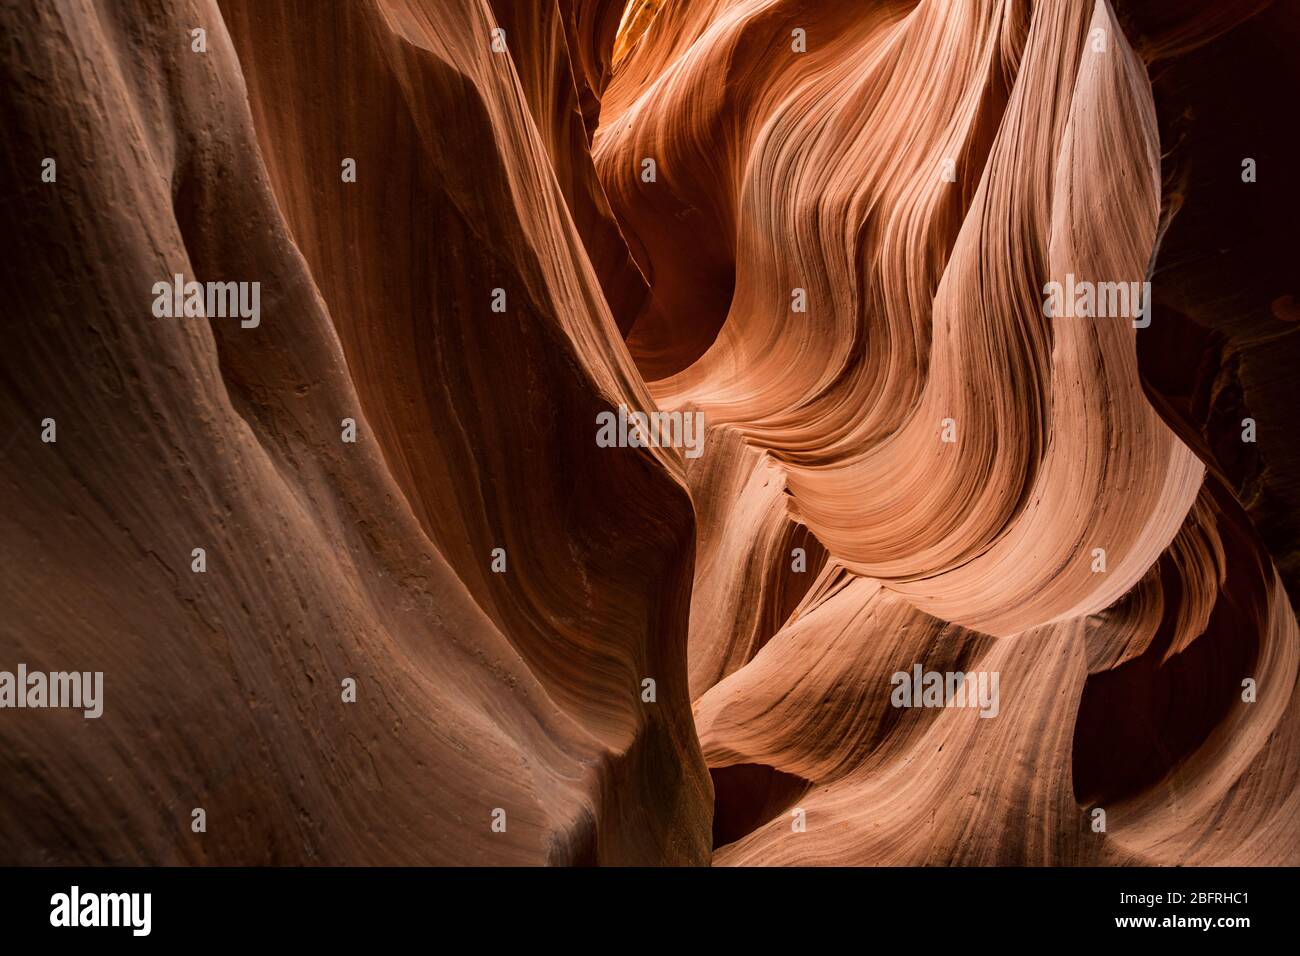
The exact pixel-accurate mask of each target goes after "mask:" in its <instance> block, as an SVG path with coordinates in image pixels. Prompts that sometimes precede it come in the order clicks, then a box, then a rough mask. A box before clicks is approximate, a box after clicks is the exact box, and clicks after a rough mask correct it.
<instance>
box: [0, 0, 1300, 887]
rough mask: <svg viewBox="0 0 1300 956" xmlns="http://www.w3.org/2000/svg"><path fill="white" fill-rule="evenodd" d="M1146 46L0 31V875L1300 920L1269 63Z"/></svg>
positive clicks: (1269, 36)
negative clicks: (12, 692) (1285, 867)
mask: <svg viewBox="0 0 1300 956" xmlns="http://www.w3.org/2000/svg"><path fill="white" fill-rule="evenodd" d="M1176 6H1177V9H1176V10H1175V9H1173V7H1171V5H1168V4H1163V3H1157V2H1154V0H1110V2H1108V0H881V2H877V3H858V2H847V0H846V2H838V0H836V2H828V0H632V2H630V3H623V2H621V0H618V2H615V0H521V2H507V0H491V2H489V0H349V2H338V3H330V4H321V3H318V2H310V0H286V2H282V3H275V4H269V3H263V2H260V0H219V2H217V0H190V2H181V0H147V2H146V0H133V2H124V3H121V4H103V3H98V2H94V0H33V2H30V3H26V4H6V5H4V6H2V7H0V28H3V29H2V32H3V34H4V36H5V37H7V38H20V40H21V42H6V43H5V44H4V45H3V46H2V47H0V81H2V83H3V87H2V88H3V90H4V92H3V93H0V104H2V106H3V111H4V112H3V120H4V124H5V129H6V143H5V146H4V147H3V149H0V156H2V157H3V163H4V170H3V171H4V177H3V182H4V186H3V192H2V193H0V208H3V210H4V214H5V218H6V222H7V224H8V225H9V231H10V233H11V235H13V236H14V237H15V240H16V242H15V248H14V249H13V250H12V251H11V252H10V254H8V255H7V256H5V257H3V258H2V259H0V290H3V293H4V301H5V306H4V313H3V314H4V316H5V333H6V335H5V342H6V348H5V349H4V350H3V353H2V354H0V407H2V408H3V419H2V421H3V426H4V429H5V434H4V435H0V441H7V445H5V446H4V459H3V462H2V463H0V467H2V468H3V474H2V475H0V481H2V482H3V488H4V495H5V498H6V499H7V503H6V505H5V507H4V508H3V509H0V555H2V558H0V561H2V562H3V574H0V608H2V609H3V612H4V613H3V615H2V616H0V670H4V669H13V668H14V667H15V666H16V665H17V664H18V663H19V662H24V663H26V665H27V666H28V667H29V668H32V669H40V670H46V671H62V670H77V671H102V672H103V674H104V713H103V716H102V717H99V718H97V719H84V718H83V717H82V715H81V714H80V713H75V712H70V711H68V710H56V709H44V710H41V709H21V710H20V709H0V774H2V775H3V778H4V780H5V781H6V782H5V785H4V787H3V788H2V789H0V838H2V842H3V844H4V846H5V854H4V858H5V862H15V863H72V862H91V863H223V864H228V863H279V864H296V863H330V864H336V863H379V864H390V863H392V864H411V863H444V864H445V863H456V864H487V865H492V864H537V863H548V864H560V865H565V864H579V865H581V864H646V863H655V864H672V865H678V864H702V863H708V862H710V861H711V862H713V863H714V864H723V865H784V864H809V865H922V864H925V865H934V864H959V865H993V864H1001V865H1006V864H1024V865H1061V864H1066V865H1116V864H1158V865H1201V864H1265V865H1276V864H1292V865H1294V864H1296V863H1298V862H1300V822H1298V821H1300V744H1298V743H1297V741H1300V684H1298V682H1297V680H1298V677H1300V629H1298V627H1297V619H1296V614H1295V610H1294V607H1295V605H1294V603H1293V602H1294V601H1295V600H1296V599H1297V596H1300V578H1298V577H1297V575H1298V574H1300V564H1298V563H1297V562H1298V561H1300V558H1298V557H1297V544H1298V542H1300V527H1297V525H1296V517H1295V515H1296V505H1297V503H1300V502H1298V501H1297V495H1298V494H1300V492H1298V490H1297V489H1300V461H1297V460H1296V451H1295V448H1296V440H1295V439H1296V430H1295V424H1294V422H1293V421H1292V420H1291V416H1292V410H1293V409H1294V408H1295V407H1296V406H1295V398H1296V395H1297V388H1296V381H1297V375H1296V371H1295V370H1296V368H1297V361H1296V358H1297V356H1296V355H1295V354H1294V353H1295V350H1296V348H1297V339H1296V319H1297V317H1298V316H1300V307H1298V306H1297V305H1296V301H1297V300H1296V298H1295V296H1296V294H1297V292H1298V291H1300V290H1297V289H1296V288H1295V277H1296V274H1297V273H1296V270H1295V268H1294V252H1293V250H1292V249H1291V245H1292V244H1291V243H1290V241H1289V239H1288V238H1287V236H1286V230H1287V226H1288V225H1289V223H1291V222H1293V221H1295V214H1296V213H1297V212H1300V188H1298V187H1297V186H1296V185H1295V184H1294V183H1292V182H1289V181H1288V178H1289V175H1290V174H1289V172H1288V167H1287V163H1288V162H1289V159H1288V157H1291V156H1294V155H1295V154H1296V149H1297V147H1300V144H1297V143H1294V142H1293V140H1294V139H1295V137H1296V133H1295V130H1294V124H1285V123H1279V122H1277V121H1276V111H1277V109H1278V108H1279V107H1278V102H1279V101H1278V99H1277V98H1276V97H1277V95H1279V94H1277V91H1279V90H1288V89H1293V88H1294V84H1295V79H1296V77H1295V72H1296V67H1295V66H1294V65H1293V58H1290V57H1289V55H1288V53H1289V50H1290V48H1291V46H1293V41H1294V40H1295V39H1296V37H1295V33H1296V30H1297V24H1300V4H1297V3H1296V2H1295V0H1277V2H1274V3H1271V4H1270V3H1267V2H1263V0H1231V2H1200V0H1198V2H1195V3H1187V4H1180V5H1176ZM196 30H202V31H203V33H202V35H201V37H198V38H196V35H195V33H194V31H196ZM199 47H202V49H199ZM1261 48H1263V49H1267V50H1269V51H1271V53H1270V55H1268V56H1261V55H1260V54H1259V51H1260V50H1261ZM1224 76H1230V77H1232V78H1233V79H1232V83H1225V82H1224V81H1223V80H1222V77H1224ZM1243 103H1244V104H1245V105H1243ZM46 159H54V160H55V161H56V164H57V166H56V168H57V177H56V178H55V179H54V180H53V181H50V180H48V179H46V178H44V175H43V171H44V170H45V168H46V166H45V160H46ZM1248 161H1249V162H1248ZM177 274H179V275H181V276H183V278H184V279H185V280H193V281H197V282H201V283H206V282H256V283H258V284H259V288H260V315H259V316H258V319H257V321H256V322H254V323H252V324H251V325H250V324H249V323H247V322H241V321H240V317H238V316H234V317H231V316H220V315H197V316H183V315H182V316H175V317H169V316H159V315H157V314H156V310H154V309H153V305H154V295H153V293H152V291H151V290H152V288H153V286H154V284H155V283H156V282H158V281H160V280H161V281H164V282H170V281H171V280H172V277H173V276H174V275H177ZM1147 282H1149V283H1150V286H1149V289H1150V294H1149V297H1147V296H1146V294H1145V292H1143V291H1141V290H1143V283H1147ZM1053 284H1056V285H1055V287H1056V288H1057V289H1065V290H1071V291H1066V292H1063V293H1061V295H1059V296H1055V295H1053V294H1051V293H1050V292H1049V290H1050V289H1051V288H1053ZM1121 285H1122V288H1123V290H1124V292H1125V293H1127V292H1128V291H1129V290H1130V289H1132V290H1133V297H1132V298H1131V299H1130V298H1129V297H1128V296H1127V294H1126V295H1125V296H1124V300H1123V301H1124V304H1123V307H1122V308H1119V309H1115V308H1113V307H1114V306H1116V304H1117V303H1119V302H1120V299H1119V298H1118V296H1119V292H1118V290H1119V289H1120V287H1121ZM1076 287H1087V289H1088V293H1087V294H1088V302H1089V303H1090V306H1091V307H1093V309H1094V313H1095V312H1097V311H1100V312H1103V313H1107V314H1093V315H1087V314H1075V313H1076V312H1078V311H1081V310H1079V309H1077V308H1076V306H1077V305H1078V303H1079V301H1080V300H1077V299H1076V298H1075V296H1074V294H1073V291H1072V290H1073V289H1075V288H1076ZM1094 293H1095V294H1094ZM1066 299H1068V300H1069V302H1070V305H1069V307H1068V308H1065V309H1063V308H1062V307H1061V303H1062V302H1064V301H1065V300H1066ZM1045 300H1048V301H1050V302H1054V303H1056V307H1055V308H1050V307H1049V305H1048V304H1047V301H1045ZM1107 302H1108V303H1109V305H1110V307H1112V308H1110V310H1109V312H1107V307H1106V306H1104V305H1103V303H1107ZM1139 302H1145V309H1143V308H1142V307H1141V306H1140V305H1139V304H1138V303H1139ZM610 412H612V413H614V416H615V417H617V416H619V415H620V414H622V415H624V416H627V415H628V414H631V415H636V414H638V413H644V414H646V415H650V414H652V413H658V415H659V416H660V417H659V418H654V419H650V420H651V421H654V422H656V423H659V422H676V423H682V422H694V421H702V422H703V427H704V430H703V433H702V434H694V433H693V432H691V430H690V429H689V428H688V427H686V426H683V428H685V430H684V431H681V430H679V431H677V432H676V433H675V438H673V439H672V440H665V441H662V442H660V441H658V440H657V436H658V433H657V432H656V440H654V441H648V440H647V441H641V442H638V441H636V440H635V437H636V436H635V428H633V430H632V431H633V435H632V440H630V441H624V440H623V439H624V438H626V437H627V436H626V435H621V436H620V441H619V442H618V444H619V445H621V446H622V447H606V446H607V444H608V442H605V441H603V440H599V432H598V428H597V425H598V422H599V421H600V420H601V419H600V416H602V414H604V413H610ZM46 420H53V421H54V422H55V423H56V425H57V440H55V441H49V440H43V435H44V431H43V429H44V428H45V425H44V422H45V421H46ZM348 422H351V423H352V425H351V426H349V424H348ZM349 427H352V428H354V429H355V441H352V440H349V431H348V429H349ZM693 438H694V439H698V441H694V440H693ZM638 446H640V447H638ZM196 548H202V549H204V551H203V553H204V556H205V560H206V567H205V568H204V569H203V570H201V571H196V570H194V565H193V563H192V562H193V561H194V560H195V559H194V558H193V553H194V551H193V549H196ZM928 674H933V675H936V677H937V679H938V681H939V683H940V685H943V684H944V681H945V680H947V681H948V682H947V684H946V688H947V690H946V691H945V689H944V686H940V688H939V691H938V694H937V696H936V697H934V698H933V699H931V698H930V697H929V696H928V695H923V694H922V692H921V687H920V686H919V684H918V686H916V688H915V696H913V694H912V693H911V688H912V683H911V682H912V681H913V680H914V677H913V675H916V677H918V678H919V677H923V675H928ZM952 675H961V676H959V677H958V679H957V682H956V684H954V683H952V681H951V680H948V679H949V678H951V676H952ZM900 678H905V680H900ZM349 682H351V683H352V684H353V685H354V686H355V701H354V702H353V701H352V700H350V699H349V692H348V690H347V686H348V684H349ZM900 687H906V688H907V689H908V690H909V693H907V694H906V695H903V696H902V697H900ZM954 688H960V690H961V691H962V697H960V698H958V699H955V700H954V699H950V698H951V697H952V696H954V695H953V689H954ZM967 691H969V700H967V698H966V693H965V692H967ZM945 694H946V695H947V696H945ZM977 696H978V701H977V700H976V698H977ZM196 808H202V809H203V810H204V812H205V815H206V820H207V827H206V830H204V831H201V832H196V831H195V829H194V828H193V827H192V825H191V822H192V813H193V811H194V810H195V809H196Z"/></svg>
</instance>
